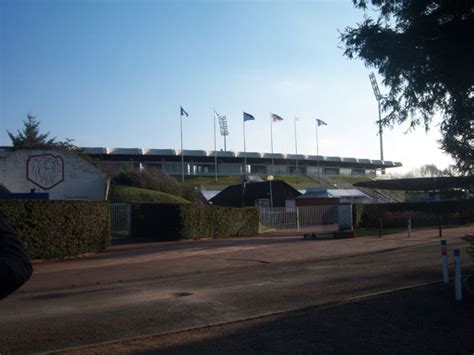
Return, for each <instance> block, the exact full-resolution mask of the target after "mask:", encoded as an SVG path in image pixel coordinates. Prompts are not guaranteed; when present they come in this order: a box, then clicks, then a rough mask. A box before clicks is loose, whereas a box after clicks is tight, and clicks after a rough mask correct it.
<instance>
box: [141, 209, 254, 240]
mask: <svg viewBox="0 0 474 355" xmlns="http://www.w3.org/2000/svg"><path fill="white" fill-rule="evenodd" d="M258 225H259V211H258V209H257V208H255V207H248V208H230V207H218V206H198V205H191V204H189V205H164V204H133V205H132V236H133V237H147V238H153V239H154V240H160V241H165V240H180V239H202V238H229V237H239V236H249V235H256V234H258Z"/></svg>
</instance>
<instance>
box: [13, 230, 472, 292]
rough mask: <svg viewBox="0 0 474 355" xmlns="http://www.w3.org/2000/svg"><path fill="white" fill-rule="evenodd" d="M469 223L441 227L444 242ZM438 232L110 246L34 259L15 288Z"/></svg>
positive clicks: (248, 261) (343, 251)
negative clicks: (25, 277)
mask: <svg viewBox="0 0 474 355" xmlns="http://www.w3.org/2000/svg"><path fill="white" fill-rule="evenodd" d="M467 233H473V227H472V226H468V227H460V228H452V229H446V230H445V231H444V236H443V239H447V240H448V244H453V243H457V244H459V245H461V244H464V242H462V241H461V239H460V238H461V237H463V236H464V235H466V234H467ZM437 235H438V231H437V230H436V229H433V230H423V231H419V232H414V233H413V236H412V238H407V235H406V233H399V234H390V235H387V236H385V237H383V238H378V237H360V238H354V239H340V240H338V239H336V240H314V241H305V240H302V238H301V237H299V236H287V237H252V238H238V239H226V240H202V241H180V242H166V243H145V244H126V245H118V246H112V247H111V248H110V250H109V251H108V252H106V253H102V254H97V255H90V256H86V257H81V258H76V259H69V260H64V261H54V262H44V263H42V262H40V263H35V264H34V274H33V276H32V278H31V280H30V281H29V282H28V283H27V284H26V285H25V286H24V287H23V288H22V289H21V290H20V292H31V291H42V290H53V289H64V288H74V287H80V286H88V285H94V284H109V283H116V282H127V281H134V280H144V279H156V278H165V277H174V276H178V275H191V274H196V273H206V272H219V271H224V270H227V269H230V268H239V267H248V266H254V265H256V264H269V263H297V262H303V261H305V260H313V261H314V260H316V261H317V260H328V259H334V258H342V257H347V256H351V255H360V254H365V253H375V252H380V251H384V250H390V249H394V248H403V247H410V246H413V245H424V244H426V245H432V246H433V245H439V238H438V237H437Z"/></svg>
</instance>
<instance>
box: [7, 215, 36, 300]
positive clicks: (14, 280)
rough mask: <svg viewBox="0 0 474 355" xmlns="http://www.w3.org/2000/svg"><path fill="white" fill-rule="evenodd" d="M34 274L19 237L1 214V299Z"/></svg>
mask: <svg viewBox="0 0 474 355" xmlns="http://www.w3.org/2000/svg"><path fill="white" fill-rule="evenodd" d="M32 273H33V268H32V267H31V263H30V260H29V259H28V256H27V255H26V252H25V249H24V248H23V245H22V244H21V242H20V239H19V238H18V235H17V234H16V233H15V232H14V231H13V230H12V229H11V228H10V227H9V226H8V224H7V222H6V220H5V217H4V216H2V214H1V213H0V299H3V298H5V297H7V296H8V295H9V294H11V293H12V292H13V291H15V290H16V289H17V288H19V287H20V286H21V285H23V284H24V283H25V282H26V281H27V280H28V279H29V278H30V276H31V274H32Z"/></svg>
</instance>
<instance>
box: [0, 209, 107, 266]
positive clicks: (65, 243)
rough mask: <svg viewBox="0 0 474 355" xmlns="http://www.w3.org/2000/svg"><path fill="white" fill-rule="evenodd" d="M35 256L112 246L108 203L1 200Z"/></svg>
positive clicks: (30, 252) (7, 213)
mask: <svg viewBox="0 0 474 355" xmlns="http://www.w3.org/2000/svg"><path fill="white" fill-rule="evenodd" d="M0 210H1V211H2V212H3V214H4V215H5V216H6V218H7V220H8V223H9V224H10V226H11V227H12V228H13V229H15V230H16V232H17V233H18V234H19V235H20V237H21V240H22V242H23V244H24V246H25V248H26V250H27V252H28V255H29V257H30V258H31V259H52V258H61V257H65V256H76V255H80V254H83V253H88V252H99V251H104V250H105V249H107V247H108V246H109V245H110V211H109V204H108V203H107V202H88V201H0Z"/></svg>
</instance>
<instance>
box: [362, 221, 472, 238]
mask: <svg viewBox="0 0 474 355" xmlns="http://www.w3.org/2000/svg"><path fill="white" fill-rule="evenodd" d="M470 225H471V224H456V225H449V226H445V225H443V227H442V228H443V230H444V229H449V228H457V227H466V226H470ZM438 227H439V226H438V225H433V226H422V227H416V228H412V229H411V231H412V233H413V232H416V231H419V230H425V229H438ZM403 232H406V233H408V229H407V227H392V228H383V235H385V234H395V233H403ZM354 233H355V235H356V236H357V237H367V236H377V235H379V229H378V228H358V229H354Z"/></svg>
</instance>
